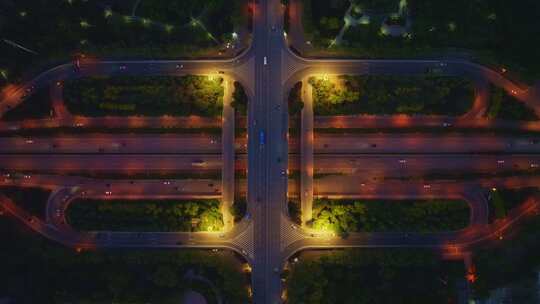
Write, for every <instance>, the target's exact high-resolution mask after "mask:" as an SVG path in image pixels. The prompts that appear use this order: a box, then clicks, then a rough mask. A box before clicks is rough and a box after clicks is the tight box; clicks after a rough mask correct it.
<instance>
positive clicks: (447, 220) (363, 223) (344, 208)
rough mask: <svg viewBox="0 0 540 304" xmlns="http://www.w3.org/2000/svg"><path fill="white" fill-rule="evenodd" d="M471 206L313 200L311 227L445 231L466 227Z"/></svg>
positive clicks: (446, 202)
mask: <svg viewBox="0 0 540 304" xmlns="http://www.w3.org/2000/svg"><path fill="white" fill-rule="evenodd" d="M469 220H470V208H469V205H468V204H467V202H465V201H463V200H445V199H440V200H435V199H432V200H422V199H418V200H388V199H381V200H361V199H358V200H330V199H316V200H315V201H314V206H313V221H312V222H311V223H310V224H311V227H312V228H313V229H315V230H320V231H333V232H335V233H338V234H341V235H346V234H347V233H350V232H402V231H404V232H420V233H431V232H444V231H455V230H460V229H463V228H466V227H467V226H468V225H469Z"/></svg>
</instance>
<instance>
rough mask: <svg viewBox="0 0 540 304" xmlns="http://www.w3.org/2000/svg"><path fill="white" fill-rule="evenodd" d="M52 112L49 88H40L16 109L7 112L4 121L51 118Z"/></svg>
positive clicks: (3, 117)
mask: <svg viewBox="0 0 540 304" xmlns="http://www.w3.org/2000/svg"><path fill="white" fill-rule="evenodd" d="M51 111H52V100H51V96H50V91H49V87H45V88H39V89H38V90H37V91H36V92H34V93H33V94H32V95H30V96H29V97H28V98H27V99H25V100H24V101H23V102H22V103H21V104H19V105H18V106H16V107H15V108H13V109H11V110H9V111H7V112H6V113H5V114H4V116H2V120H5V121H17V120H23V119H40V118H49V117H50V116H51Z"/></svg>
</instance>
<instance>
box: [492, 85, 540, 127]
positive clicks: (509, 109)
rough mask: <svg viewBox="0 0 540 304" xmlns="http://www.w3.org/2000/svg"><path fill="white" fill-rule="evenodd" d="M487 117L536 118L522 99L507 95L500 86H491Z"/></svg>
mask: <svg viewBox="0 0 540 304" xmlns="http://www.w3.org/2000/svg"><path fill="white" fill-rule="evenodd" d="M487 117H488V118H489V119H506V120H525V121H534V120H538V116H536V113H535V112H534V110H533V109H531V108H529V107H527V105H525V104H524V103H523V102H522V101H519V100H518V99H516V98H515V97H513V96H510V95H508V93H506V91H505V90H504V89H502V88H498V87H493V86H491V99H490V104H489V108H488V110H487Z"/></svg>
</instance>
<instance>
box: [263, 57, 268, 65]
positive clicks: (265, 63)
mask: <svg viewBox="0 0 540 304" xmlns="http://www.w3.org/2000/svg"><path fill="white" fill-rule="evenodd" d="M263 63H264V65H267V64H268V60H267V59H266V56H264V61H263Z"/></svg>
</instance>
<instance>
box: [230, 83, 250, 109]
mask: <svg viewBox="0 0 540 304" xmlns="http://www.w3.org/2000/svg"><path fill="white" fill-rule="evenodd" d="M231 107H233V108H234V110H235V111H236V113H238V114H240V115H243V116H246V115H247V112H248V96H247V94H246V91H245V90H244V87H243V86H242V84H240V82H238V81H235V82H234V92H233V98H232V102H231Z"/></svg>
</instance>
